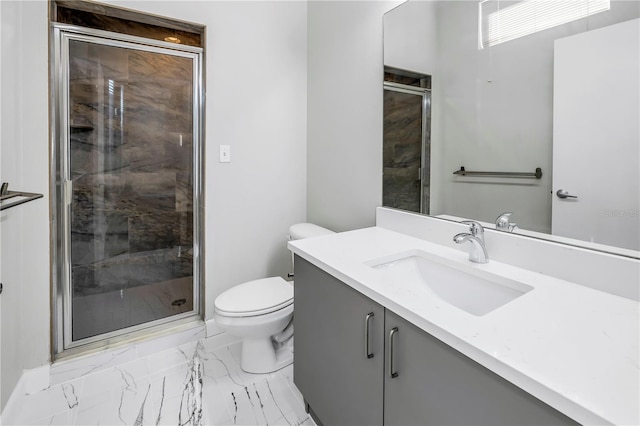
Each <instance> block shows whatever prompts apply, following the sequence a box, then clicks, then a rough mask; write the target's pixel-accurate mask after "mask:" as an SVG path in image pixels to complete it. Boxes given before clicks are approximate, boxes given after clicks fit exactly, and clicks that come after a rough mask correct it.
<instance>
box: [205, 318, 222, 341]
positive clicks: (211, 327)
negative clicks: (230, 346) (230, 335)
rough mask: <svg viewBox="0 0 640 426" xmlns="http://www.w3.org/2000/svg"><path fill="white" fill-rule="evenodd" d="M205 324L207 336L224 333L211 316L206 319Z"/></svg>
mask: <svg viewBox="0 0 640 426" xmlns="http://www.w3.org/2000/svg"><path fill="white" fill-rule="evenodd" d="M205 324H206V328H207V337H212V336H216V335H218V334H221V333H224V330H223V329H222V328H220V326H219V325H218V324H216V321H215V320H214V319H213V318H211V319H208V320H206V322H205Z"/></svg>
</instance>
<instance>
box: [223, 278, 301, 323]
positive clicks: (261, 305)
mask: <svg viewBox="0 0 640 426" xmlns="http://www.w3.org/2000/svg"><path fill="white" fill-rule="evenodd" d="M292 303H293V285H291V284H290V283H288V282H287V281H285V280H284V279H282V277H271V278H263V279H259V280H254V281H248V282H246V283H242V284H239V285H236V286H235V287H232V288H230V289H228V290H227V291H225V292H223V293H222V294H221V295H220V296H218V297H217V298H216V300H215V303H214V308H215V311H216V312H217V313H218V314H220V315H223V316H227V317H249V316H257V315H265V314H268V313H271V312H275V311H277V310H280V309H282V308H285V307H287V306H289V305H291V304H292Z"/></svg>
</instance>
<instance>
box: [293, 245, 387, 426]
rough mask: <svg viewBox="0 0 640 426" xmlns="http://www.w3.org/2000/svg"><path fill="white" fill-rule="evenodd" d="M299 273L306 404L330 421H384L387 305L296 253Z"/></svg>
mask: <svg viewBox="0 0 640 426" xmlns="http://www.w3.org/2000/svg"><path fill="white" fill-rule="evenodd" d="M295 276H296V278H295V285H294V292H295V293H294V301H295V302H294V303H295V313H294V316H293V324H294V330H295V337H294V357H295V362H294V363H293V374H294V375H293V377H294V382H295V384H296V386H297V387H298V389H300V392H302V395H303V396H304V399H305V402H306V403H307V404H309V406H310V408H311V409H312V410H313V413H314V414H315V416H316V417H317V418H319V419H320V420H321V422H322V423H324V424H325V425H363V426H374V425H381V424H382V407H383V389H384V388H383V384H384V376H383V375H382V372H383V368H384V348H383V346H384V342H383V336H384V308H383V307H382V306H380V305H378V304H377V303H375V302H373V301H372V300H370V299H368V298H366V297H364V296H363V295H361V294H360V293H358V292H357V291H355V290H353V289H352V288H351V287H349V286H347V285H345V284H344V283H342V282H341V281H339V280H338V279H336V278H334V277H333V276H331V275H329V274H327V273H326V272H324V271H322V270H320V269H318V268H317V267H315V266H313V265H311V264H310V263H308V262H307V261H305V260H303V259H301V258H299V257H297V256H296V258H295ZM370 314H373V315H370ZM367 324H368V331H369V333H368V336H369V339H368V340H369V341H368V348H367V347H366V346H367V344H366V343H367V342H366V341H367V337H366V336H365V330H366V328H367Z"/></svg>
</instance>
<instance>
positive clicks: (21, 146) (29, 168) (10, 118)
mask: <svg viewBox="0 0 640 426" xmlns="http://www.w3.org/2000/svg"><path fill="white" fill-rule="evenodd" d="M0 8H1V19H2V21H1V27H0V31H1V32H2V37H1V40H2V64H1V66H2V72H1V75H2V78H1V81H0V87H1V89H0V90H1V92H2V100H1V110H0V115H1V120H2V128H1V129H0V138H1V139H0V180H2V181H3V182H5V181H6V182H9V183H10V187H9V189H13V190H23V191H28V192H38V193H43V194H44V195H45V196H44V198H43V199H39V200H36V201H32V202H30V203H27V204H24V205H21V206H18V207H14V208H12V209H10V210H5V211H3V212H2V213H1V214H0V230H1V231H0V232H1V235H2V239H1V245H2V258H1V259H0V281H1V282H2V283H3V284H4V291H3V292H2V295H1V296H0V297H1V298H2V318H1V320H0V327H1V328H2V331H1V336H2V342H1V345H0V346H1V350H2V356H1V359H2V365H1V366H0V376H1V377H2V381H1V382H2V384H1V386H2V400H1V402H0V406H1V407H4V405H5V403H6V401H7V399H8V398H9V396H10V394H11V390H12V389H13V387H14V386H15V384H16V382H17V381H18V379H19V377H20V374H21V373H22V370H23V369H25V368H32V367H37V366H40V365H43V364H45V363H47V361H48V359H49V315H50V309H49V297H50V285H49V204H48V202H49V198H48V192H49V191H48V185H49V163H48V158H49V157H48V155H49V151H48V147H49V139H48V138H49V127H48V71H47V55H48V45H47V34H48V29H47V4H46V2H42V1H39V2H26V1H23V2H14V1H6V0H3V1H2V2H0Z"/></svg>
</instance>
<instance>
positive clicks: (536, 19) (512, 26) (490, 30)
mask: <svg viewBox="0 0 640 426" xmlns="http://www.w3.org/2000/svg"><path fill="white" fill-rule="evenodd" d="M609 2H610V0H523V1H517V2H513V1H502V0H483V1H481V2H480V4H479V37H478V39H479V49H484V48H485V47H489V46H494V45H496V44H500V43H504V42H505V41H509V40H514V39H516V38H519V37H523V36H526V35H529V34H533V33H536V32H538V31H542V30H546V29H548V28H552V27H555V26H558V25H562V24H566V23H567V22H571V21H575V20H577V19H582V18H586V17H587V16H590V15H594V14H596V13H600V12H604V11H607V10H609V8H610V5H609Z"/></svg>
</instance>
